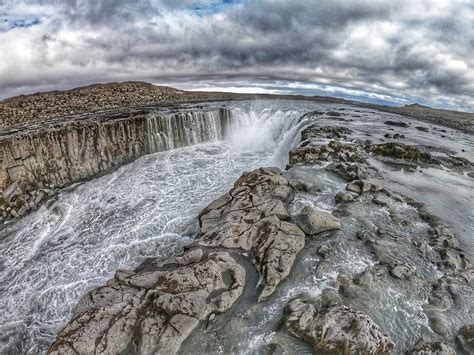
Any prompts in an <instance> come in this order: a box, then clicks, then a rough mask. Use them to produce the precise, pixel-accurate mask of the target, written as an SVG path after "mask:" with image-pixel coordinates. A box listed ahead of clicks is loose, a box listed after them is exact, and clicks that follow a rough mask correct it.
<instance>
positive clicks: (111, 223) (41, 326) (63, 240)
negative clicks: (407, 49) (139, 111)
mask: <svg viewBox="0 0 474 355" xmlns="http://www.w3.org/2000/svg"><path fill="white" fill-rule="evenodd" d="M263 107H264V106H258V105H255V104H242V105H239V106H238V107H231V108H230V109H231V110H232V122H234V124H233V125H232V127H231V128H228V132H227V133H228V134H229V137H228V139H225V140H223V141H218V139H219V138H221V136H220V130H221V126H220V122H219V120H218V117H217V115H215V114H214V113H212V112H211V113H210V114H208V115H207V116H206V115H203V114H200V113H196V114H191V113H187V114H184V116H182V117H181V118H184V119H182V120H181V121H180V122H181V123H184V127H180V128H181V132H188V134H187V135H185V136H184V137H183V135H182V134H181V136H180V137H177V136H176V135H173V134H175V133H176V132H177V131H179V130H176V129H175V126H173V124H171V121H170V118H169V117H168V118H165V119H157V118H153V119H150V121H149V124H152V125H153V124H161V125H163V126H164V127H165V129H164V130H163V131H164V132H165V135H164V136H162V137H154V138H152V139H153V144H156V146H155V148H156V149H161V148H174V147H175V146H176V145H175V143H176V142H178V143H179V142H181V143H186V144H190V145H191V144H194V143H198V142H201V141H203V140H211V141H212V142H210V143H205V144H200V145H194V146H190V147H186V148H180V149H175V150H170V151H167V152H162V153H156V154H152V155H148V156H145V157H142V158H140V159H138V160H136V161H135V162H134V163H132V164H129V165H127V166H123V167H121V168H120V169H118V170H117V171H116V172H114V173H112V174H110V175H107V176H103V177H100V178H98V179H94V180H92V181H88V182H85V183H83V184H81V185H79V186H77V187H76V188H74V189H70V191H63V192H61V193H60V194H59V196H57V198H56V199H55V200H53V201H51V202H49V203H48V204H46V205H44V206H42V207H41V208H40V209H39V210H38V211H36V212H34V213H32V214H30V215H28V216H26V217H25V218H23V219H22V220H20V221H19V222H16V223H12V224H9V225H6V226H5V227H4V228H3V230H0V309H1V310H2V311H1V312H0V353H8V354H16V353H21V354H24V353H42V352H44V351H45V350H46V349H47V347H48V345H49V344H50V342H51V341H52V339H53V337H54V335H55V334H56V332H57V331H58V330H60V328H61V327H62V326H64V325H65V323H67V321H68V320H69V318H70V316H71V314H72V310H73V307H74V306H75V304H76V303H77V301H78V300H79V298H80V297H81V296H82V295H83V294H84V293H85V292H86V291H88V290H90V289H92V288H94V287H97V286H98V285H101V284H103V283H105V281H106V280H107V279H109V278H110V277H112V276H113V274H114V273H115V270H117V269H119V268H134V267H136V266H138V265H139V264H140V263H141V262H142V261H143V260H144V259H146V258H148V257H159V256H165V255H170V254H174V253H176V252H178V251H179V250H180V249H181V248H182V247H183V246H184V245H186V244H187V243H189V242H190V241H191V239H192V237H193V235H194V234H195V232H196V216H197V214H198V213H199V211H200V210H201V209H202V208H204V207H205V206H206V205H207V204H208V203H210V202H211V201H212V200H214V199H215V198H217V197H218V196H219V195H220V194H222V193H223V192H225V191H226V190H228V188H229V187H230V185H231V184H232V183H233V182H234V181H235V180H236V179H237V178H238V177H239V176H240V174H241V173H242V172H243V171H244V170H249V169H254V168H257V167H260V166H268V165H281V164H284V161H285V160H286V152H287V151H288V149H289V144H290V142H291V141H292V140H294V138H295V137H296V134H297V125H296V122H297V120H298V118H299V117H300V116H301V115H302V113H303V111H304V110H303V109H295V108H285V107H284V106H277V107H276V108H275V109H272V110H268V109H264V108H263ZM209 115H210V116H209ZM209 123H210V125H209ZM205 125H207V126H206V127H207V128H208V131H207V133H205V132H206V127H205ZM173 127H174V128H173ZM196 127H197V128H196ZM156 128H157V127H151V131H153V129H156ZM182 128H185V129H184V130H183V129H182ZM194 130H196V132H198V135H196V134H195V133H196V132H194ZM155 131H156V130H155ZM193 132H194V133H193ZM269 132H271V134H269ZM193 134H194V135H193ZM206 134H207V135H206ZM238 137H242V139H241V140H239V139H238ZM173 141H174V142H175V143H174V142H173ZM280 152H284V154H282V155H280ZM279 163H281V164H279Z"/></svg>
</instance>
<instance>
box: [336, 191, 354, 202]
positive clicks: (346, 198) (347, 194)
mask: <svg viewBox="0 0 474 355" xmlns="http://www.w3.org/2000/svg"><path fill="white" fill-rule="evenodd" d="M358 197H359V195H358V194H356V193H355V192H351V191H339V192H338V193H337V194H336V196H335V199H336V202H337V203H347V202H354V201H355V200H357V198H358Z"/></svg>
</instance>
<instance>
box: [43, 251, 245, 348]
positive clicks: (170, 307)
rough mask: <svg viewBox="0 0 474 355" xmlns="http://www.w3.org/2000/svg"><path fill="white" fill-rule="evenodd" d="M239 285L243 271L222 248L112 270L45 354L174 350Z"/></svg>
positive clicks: (233, 297) (232, 296) (238, 290)
mask: <svg viewBox="0 0 474 355" xmlns="http://www.w3.org/2000/svg"><path fill="white" fill-rule="evenodd" d="M192 253H195V252H192ZM183 258H188V259H192V257H190V256H189V257H188V256H187V255H186V254H184V255H183ZM175 264H178V262H177V261H176V263H175ZM244 285H245V269H244V268H243V267H242V266H241V265H239V264H238V263H237V262H236V261H235V260H234V259H233V258H232V257H231V256H230V255H229V253H225V252H217V253H210V254H209V255H208V256H206V257H204V258H203V259H202V260H200V261H198V262H196V263H191V264H189V265H185V266H178V267H174V268H171V269H159V268H158V269H155V270H153V271H147V272H138V273H136V272H130V271H129V272H118V273H117V274H116V276H115V278H113V279H112V280H110V281H109V282H107V285H106V286H103V287H100V288H98V289H95V290H92V291H91V292H89V293H88V294H87V295H85V296H84V297H83V298H82V299H81V300H80V302H79V304H78V305H77V307H76V309H75V312H74V316H73V319H72V320H71V321H70V322H69V323H68V325H66V327H65V328H64V329H63V330H62V331H61V332H60V333H59V335H58V336H57V338H56V340H55V341H54V343H53V344H52V345H51V347H50V349H49V351H48V354H77V353H81V354H86V353H87V354H92V353H114V354H116V353H140V354H151V353H167V354H175V353H177V352H178V350H179V347H180V346H181V343H182V342H183V341H184V340H185V339H186V338H187V336H189V334H190V333H191V332H192V330H193V329H194V328H196V327H197V325H198V324H199V322H200V321H203V320H205V319H206V318H207V317H208V316H209V315H210V314H211V313H215V312H218V313H220V312H224V311H225V310H227V309H229V308H230V307H231V306H232V304H233V303H234V302H235V301H236V300H237V298H238V297H239V296H240V295H241V293H242V291H243V287H244Z"/></svg>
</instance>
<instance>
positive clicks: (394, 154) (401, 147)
mask: <svg viewBox="0 0 474 355" xmlns="http://www.w3.org/2000/svg"><path fill="white" fill-rule="evenodd" d="M368 150H369V151H370V152H372V153H374V154H375V155H378V156H380V157H384V158H391V159H393V160H392V161H396V160H403V161H407V162H422V163H432V162H433V160H432V158H431V155H430V154H429V153H426V152H423V151H421V150H420V149H418V148H416V147H413V146H411V145H408V144H402V143H398V142H390V143H383V144H375V145H371V146H369V147H368Z"/></svg>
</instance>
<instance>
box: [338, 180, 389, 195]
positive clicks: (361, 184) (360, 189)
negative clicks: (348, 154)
mask: <svg viewBox="0 0 474 355" xmlns="http://www.w3.org/2000/svg"><path fill="white" fill-rule="evenodd" d="M346 190H347V191H351V192H355V193H356V194H359V195H360V194H362V193H365V192H377V191H381V190H383V185H382V183H381V182H380V181H378V180H354V181H352V182H351V183H349V184H347V186H346Z"/></svg>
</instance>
